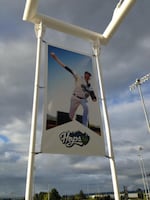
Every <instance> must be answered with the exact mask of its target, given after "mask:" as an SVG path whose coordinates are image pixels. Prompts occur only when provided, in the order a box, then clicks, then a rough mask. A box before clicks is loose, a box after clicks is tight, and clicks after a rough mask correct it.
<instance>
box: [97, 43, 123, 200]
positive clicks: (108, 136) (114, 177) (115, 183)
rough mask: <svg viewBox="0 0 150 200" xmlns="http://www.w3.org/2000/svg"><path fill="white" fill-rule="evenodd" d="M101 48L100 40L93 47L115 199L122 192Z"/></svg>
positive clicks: (116, 199) (117, 198)
mask: <svg viewBox="0 0 150 200" xmlns="http://www.w3.org/2000/svg"><path fill="white" fill-rule="evenodd" d="M99 48H100V44H99V42H96V43H94V45H93V49H94V56H95V62H96V67H97V72H98V82H99V89H100V94H101V101H102V108H103V117H104V124H105V131H106V139H107V146H108V158H109V161H110V168H111V175H112V182H113V189H114V197H115V200H119V199H120V193H119V189H118V180H117V174H116V166H115V158H114V152H113V146H112V139H111V131H110V124H109V119H108V111H107V106H106V99H105V94H104V87H103V78H102V69H101V65H100V63H99V54H100V51H99Z"/></svg>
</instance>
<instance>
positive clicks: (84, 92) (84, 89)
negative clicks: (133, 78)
mask: <svg viewBox="0 0 150 200" xmlns="http://www.w3.org/2000/svg"><path fill="white" fill-rule="evenodd" d="M50 55H51V57H52V58H53V59H54V60H55V61H56V62H57V63H58V64H59V65H60V66H61V67H63V68H64V69H65V70H67V71H68V72H69V73H71V74H72V75H73V77H74V79H75V89H74V91H73V93H72V97H71V102H70V111H69V117H70V119H71V120H73V118H74V115H75V112H76V110H77V109H78V107H79V105H81V106H82V108H83V115H82V124H84V125H85V126H88V113H89V109H88V100H87V99H88V97H91V99H92V101H93V102H96V101H97V98H96V95H95V93H94V90H93V89H92V87H91V84H90V82H89V81H90V78H91V73H90V72H88V71H85V72H84V76H80V75H78V74H76V73H75V72H74V71H73V70H72V69H70V68H69V67H68V66H67V65H65V64H64V63H63V62H62V61H61V60H60V59H59V58H58V57H57V56H56V55H55V53H54V52H51V53H50Z"/></svg>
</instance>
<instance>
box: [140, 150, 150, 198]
mask: <svg viewBox="0 0 150 200" xmlns="http://www.w3.org/2000/svg"><path fill="white" fill-rule="evenodd" d="M142 150H143V148H142V147H139V151H142ZM138 156H139V165H140V169H141V174H142V180H143V185H144V190H145V196H146V200H149V199H150V196H149V195H150V190H149V184H148V179H147V174H146V170H145V166H144V160H143V157H142V154H140V153H139V154H138Z"/></svg>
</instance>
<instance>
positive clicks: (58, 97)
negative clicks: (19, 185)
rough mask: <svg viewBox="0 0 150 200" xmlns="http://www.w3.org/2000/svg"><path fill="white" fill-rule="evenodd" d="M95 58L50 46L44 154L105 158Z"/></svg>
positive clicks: (43, 141)
mask: <svg viewBox="0 0 150 200" xmlns="http://www.w3.org/2000/svg"><path fill="white" fill-rule="evenodd" d="M95 70H96V69H94V66H93V62H92V56H89V55H83V54H80V53H77V52H73V51H70V50H66V49H62V48H59V47H55V46H51V45H48V46H47V69H46V89H45V103H44V123H43V124H44V126H43V134H42V143H41V152H42V153H55V154H77V155H99V156H100V155H101V156H103V155H105V148H104V137H103V131H102V123H101V113H100V105H99V99H100V97H99V96H98V90H97V87H96V84H95V80H96V77H95V74H96V71H95Z"/></svg>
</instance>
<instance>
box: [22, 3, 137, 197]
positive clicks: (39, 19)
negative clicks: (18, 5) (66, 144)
mask: <svg viewBox="0 0 150 200" xmlns="http://www.w3.org/2000/svg"><path fill="white" fill-rule="evenodd" d="M135 2H136V0H120V1H119V3H118V4H117V6H116V8H115V10H114V13H113V17H112V20H111V21H110V23H109V24H108V26H107V28H106V30H105V31H104V33H103V34H100V33H97V32H94V31H91V30H87V29H84V28H81V27H79V26H75V25H72V24H68V23H65V22H63V21H61V20H57V19H54V18H51V17H49V16H45V15H43V14H40V13H38V0H26V5H25V10H24V15H23V20H25V21H29V22H32V23H33V24H35V26H36V36H37V59H36V71H35V85H34V98H33V110H32V123H31V135H30V146H29V160H28V169H27V181H26V196H25V199H26V200H31V199H32V185H33V169H34V156H35V141H36V124H37V107H38V86H39V71H40V56H41V41H42V35H43V25H44V26H46V27H48V28H51V29H55V30H57V31H60V32H64V33H66V34H70V35H73V36H76V37H79V38H83V39H85V40H88V41H92V42H93V48H94V53H95V55H96V58H95V59H96V64H97V68H98V69H99V84H100V93H101V95H102V105H103V111H104V121H105V122H104V123H105V129H106V139H107V145H108V158H109V160H110V168H111V174H112V182H113V188H114V196H115V200H119V199H120V194H119V189H118V180H117V175H116V168H115V158H114V153H113V146H112V140H111V133H110V126H109V120H108V114H107V106H106V101H105V96H104V89H103V83H102V72H101V68H100V65H99V61H98V56H99V48H100V44H102V45H106V44H107V43H108V41H109V40H110V38H111V37H112V36H113V34H114V33H115V31H116V30H117V28H118V27H119V25H120V24H121V22H122V20H123V19H124V17H125V16H126V15H127V13H128V11H129V10H130V9H131V7H132V6H133V5H134V3H135Z"/></svg>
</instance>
